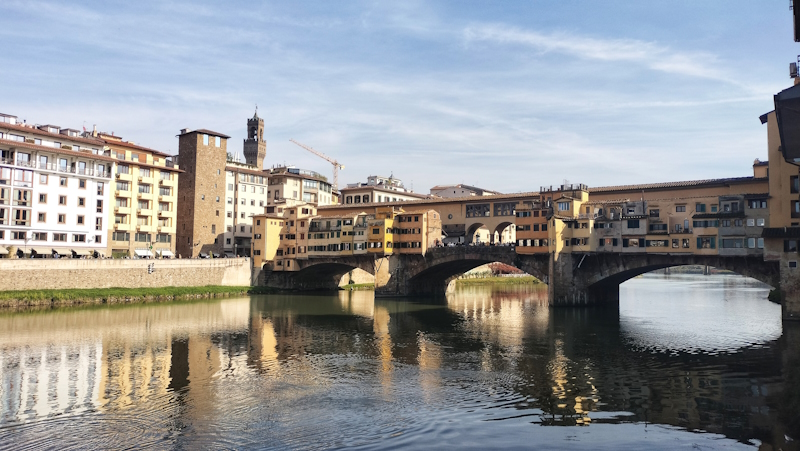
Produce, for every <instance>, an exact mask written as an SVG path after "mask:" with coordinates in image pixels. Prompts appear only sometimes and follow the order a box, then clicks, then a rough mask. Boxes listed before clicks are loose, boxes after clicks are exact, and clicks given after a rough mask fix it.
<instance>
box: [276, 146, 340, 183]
mask: <svg viewBox="0 0 800 451" xmlns="http://www.w3.org/2000/svg"><path fill="white" fill-rule="evenodd" d="M289 141H291V142H293V143H295V144H297V145H298V146H300V147H302V148H303V149H306V150H307V151H309V152H311V153H313V154H314V155H316V156H318V157H320V158H322V159H323V160H325V161H327V162H328V163H330V164H332V165H333V189H334V190H336V191H338V190H339V169H344V165H343V164H341V163H339V162H338V161H336V160H334V159H333V158H331V157H329V156H327V155H325V154H324V153H322V152H318V151H316V150H314V149H313V148H311V147H309V146H306V145H305V144H300V143H299V142H297V141H295V140H293V139H290V140H289Z"/></svg>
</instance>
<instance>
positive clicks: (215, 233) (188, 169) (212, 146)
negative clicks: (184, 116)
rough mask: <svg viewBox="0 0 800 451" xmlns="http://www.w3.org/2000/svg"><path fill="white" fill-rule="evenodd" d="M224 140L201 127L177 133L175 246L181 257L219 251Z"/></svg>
mask: <svg viewBox="0 0 800 451" xmlns="http://www.w3.org/2000/svg"><path fill="white" fill-rule="evenodd" d="M217 139H218V140H219V146H217V145H216V142H217ZM227 141H228V137H227V136H225V135H222V134H219V133H216V132H212V131H210V130H202V129H201V130H193V131H188V130H184V131H183V132H182V133H181V134H180V135H178V155H179V156H178V162H179V164H180V166H181V168H182V169H183V170H184V171H185V172H184V173H183V174H181V176H180V178H179V179H178V196H179V198H178V208H177V210H178V217H177V222H178V230H177V244H176V246H175V249H176V251H177V253H178V254H180V255H181V256H183V257H196V256H198V255H199V254H200V253H205V254H209V253H211V252H213V253H215V254H222V252H223V236H224V232H225V230H224V229H225V163H226V161H227V148H228V147H227Z"/></svg>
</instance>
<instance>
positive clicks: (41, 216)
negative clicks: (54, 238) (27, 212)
mask: <svg viewBox="0 0 800 451" xmlns="http://www.w3.org/2000/svg"><path fill="white" fill-rule="evenodd" d="M37 216H38V217H37V221H38V222H45V221H46V220H47V214H46V213H39V214H38V215H37Z"/></svg>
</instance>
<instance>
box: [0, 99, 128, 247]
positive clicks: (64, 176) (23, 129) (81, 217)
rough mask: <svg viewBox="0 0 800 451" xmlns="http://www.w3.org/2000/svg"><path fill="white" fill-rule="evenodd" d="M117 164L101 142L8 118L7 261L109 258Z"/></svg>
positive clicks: (0, 232) (0, 238)
mask: <svg viewBox="0 0 800 451" xmlns="http://www.w3.org/2000/svg"><path fill="white" fill-rule="evenodd" d="M113 166H114V159H113V158H111V157H109V156H105V155H103V142H102V141H100V140H98V139H95V138H90V137H81V136H80V134H79V132H78V131H77V130H73V129H61V128H60V127H57V126H54V125H42V126H36V127H34V126H30V125H26V124H19V123H18V122H17V118H16V117H15V116H10V115H5V114H3V115H0V254H3V255H0V257H8V256H9V255H8V253H9V249H12V250H13V252H14V253H16V254H17V255H18V256H22V255H25V256H33V257H51V256H56V255H58V256H59V257H79V256H90V255H102V254H105V253H106V239H107V237H108V217H109V211H110V210H109V209H110V208H113V207H112V206H111V189H110V187H109V184H110V182H111V174H112V171H113Z"/></svg>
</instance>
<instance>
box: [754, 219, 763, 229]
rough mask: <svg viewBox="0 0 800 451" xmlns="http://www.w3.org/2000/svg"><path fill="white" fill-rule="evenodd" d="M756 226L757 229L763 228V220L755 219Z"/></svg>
mask: <svg viewBox="0 0 800 451" xmlns="http://www.w3.org/2000/svg"><path fill="white" fill-rule="evenodd" d="M756 225H757V226H758V227H764V218H756Z"/></svg>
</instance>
